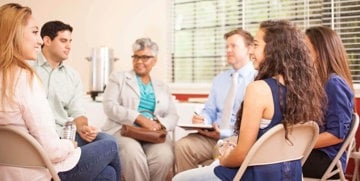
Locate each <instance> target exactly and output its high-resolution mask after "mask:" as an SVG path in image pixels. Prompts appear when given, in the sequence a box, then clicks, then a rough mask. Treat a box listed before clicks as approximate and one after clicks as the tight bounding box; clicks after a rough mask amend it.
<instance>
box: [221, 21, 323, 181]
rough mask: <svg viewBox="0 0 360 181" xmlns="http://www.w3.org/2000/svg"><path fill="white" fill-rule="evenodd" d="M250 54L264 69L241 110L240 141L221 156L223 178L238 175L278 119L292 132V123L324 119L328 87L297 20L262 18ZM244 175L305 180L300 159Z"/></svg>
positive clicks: (276, 180)
mask: <svg viewBox="0 0 360 181" xmlns="http://www.w3.org/2000/svg"><path fill="white" fill-rule="evenodd" d="M251 54H252V56H253V60H254V66H255V68H256V69H258V70H259V73H258V75H257V77H256V79H255V81H254V82H253V83H250V84H249V85H248V87H247V89H246V93H245V98H244V102H243V110H240V111H239V113H238V118H237V120H238V121H239V123H238V125H239V127H238V129H239V130H237V131H238V132H240V134H239V138H238V143H237V146H236V147H235V148H234V149H232V150H231V151H229V152H228V153H226V154H224V155H223V156H221V157H220V158H219V160H220V166H218V167H216V168H215V170H214V172H215V174H216V175H217V177H219V178H220V179H221V180H233V178H234V177H235V175H236V172H237V171H238V168H239V166H240V165H241V163H242V162H243V160H244V158H245V157H246V155H247V153H248V152H249V150H250V149H251V147H252V146H253V145H254V143H255V142H256V140H257V139H258V138H259V137H261V136H262V135H263V134H264V133H265V132H267V131H268V130H269V129H271V128H272V127H274V126H275V125H278V124H283V125H284V127H285V130H286V135H285V136H286V137H287V134H288V131H290V129H291V126H292V125H295V124H298V123H304V122H306V121H310V120H314V121H318V122H319V123H321V118H322V117H323V111H322V109H323V105H324V103H323V102H324V97H325V93H324V90H323V88H322V86H321V83H320V81H319V79H318V77H317V73H316V70H315V68H314V67H313V66H312V60H311V57H310V54H309V50H308V48H307V46H306V44H305V38H304V35H303V33H301V31H300V30H299V29H298V28H296V26H295V25H293V24H291V23H290V22H289V21H285V20H276V21H273V20H268V21H264V22H262V23H261V24H260V28H259V30H258V32H257V33H256V36H255V41H254V49H253V51H252V53H251ZM269 156H270V155H269ZM241 180H252V181H259V180H267V181H272V180H274V181H281V180H292V181H297V180H298V181H300V180H302V169H301V161H300V159H299V160H294V161H288V162H281V163H276V164H270V165H263V166H252V167H248V168H247V170H246V171H245V173H244V175H243V177H242V178H241Z"/></svg>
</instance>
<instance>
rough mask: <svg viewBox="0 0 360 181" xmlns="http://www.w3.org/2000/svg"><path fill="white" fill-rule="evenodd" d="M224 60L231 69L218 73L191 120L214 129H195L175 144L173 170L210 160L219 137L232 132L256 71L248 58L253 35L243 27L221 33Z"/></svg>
mask: <svg viewBox="0 0 360 181" xmlns="http://www.w3.org/2000/svg"><path fill="white" fill-rule="evenodd" d="M224 38H225V40H226V55H227V63H228V64H229V65H231V67H232V69H229V70H226V71H224V72H221V73H220V74H218V75H217V76H216V77H215V78H214V80H213V84H212V88H211V92H210V94H209V97H208V100H207V102H206V103H205V106H204V109H203V110H202V112H201V113H199V115H194V116H193V118H192V122H193V123H200V124H210V125H213V127H214V131H208V130H198V133H192V134H189V135H187V136H185V137H183V138H182V139H180V140H179V141H177V142H176V143H175V156H176V172H177V173H180V172H182V171H185V170H188V169H192V168H197V167H198V165H199V164H201V163H203V162H206V161H209V160H210V161H211V160H213V150H214V147H215V145H216V143H217V141H218V140H219V139H223V138H228V137H230V136H232V135H233V133H234V131H233V126H234V123H235V117H236V113H237V111H238V110H239V108H240V104H241V102H242V101H243V97H244V94H245V88H246V86H247V85H248V84H249V83H250V82H252V81H253V80H254V78H255V76H256V74H257V71H256V70H255V69H254V67H253V64H252V62H251V60H250V55H249V52H250V50H251V48H252V46H253V45H252V43H253V37H252V36H251V34H250V33H248V32H247V31H244V30H242V29H235V30H232V31H230V32H228V33H226V34H225V35H224Z"/></svg>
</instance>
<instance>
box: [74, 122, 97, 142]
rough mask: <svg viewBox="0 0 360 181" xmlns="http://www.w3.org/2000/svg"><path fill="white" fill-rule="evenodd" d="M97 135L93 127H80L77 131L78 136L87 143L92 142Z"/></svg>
mask: <svg viewBox="0 0 360 181" xmlns="http://www.w3.org/2000/svg"><path fill="white" fill-rule="evenodd" d="M98 133H99V130H98V129H97V128H96V127H93V126H88V125H83V126H81V127H80V129H78V134H79V135H80V137H81V138H82V139H83V140H85V141H87V142H92V141H94V139H95V138H96V136H97V135H98Z"/></svg>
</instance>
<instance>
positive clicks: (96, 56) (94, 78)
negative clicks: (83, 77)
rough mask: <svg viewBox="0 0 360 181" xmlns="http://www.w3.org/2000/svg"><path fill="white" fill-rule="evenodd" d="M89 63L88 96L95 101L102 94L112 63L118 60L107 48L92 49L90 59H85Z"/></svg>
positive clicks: (111, 50)
mask: <svg viewBox="0 0 360 181" xmlns="http://www.w3.org/2000/svg"><path fill="white" fill-rule="evenodd" d="M86 59H87V60H88V61H90V62H91V74H90V76H91V77H90V91H89V93H90V96H91V98H92V99H93V100H95V99H96V96H98V94H99V93H103V92H104V90H105V87H106V83H107V81H108V79H109V75H110V73H111V72H112V70H113V62H115V61H116V60H118V59H117V58H115V57H114V51H113V49H111V48H108V47H99V48H92V50H91V57H86Z"/></svg>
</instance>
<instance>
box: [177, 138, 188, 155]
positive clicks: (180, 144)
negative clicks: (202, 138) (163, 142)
mask: <svg viewBox="0 0 360 181" xmlns="http://www.w3.org/2000/svg"><path fill="white" fill-rule="evenodd" d="M188 148H191V145H190V144H189V142H188V141H187V140H184V139H181V140H179V141H177V142H175V149H174V151H175V153H177V154H179V153H182V152H184V151H186V150H188Z"/></svg>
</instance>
